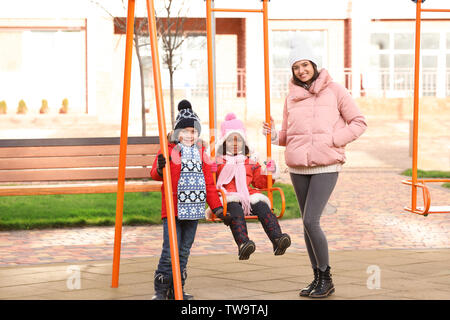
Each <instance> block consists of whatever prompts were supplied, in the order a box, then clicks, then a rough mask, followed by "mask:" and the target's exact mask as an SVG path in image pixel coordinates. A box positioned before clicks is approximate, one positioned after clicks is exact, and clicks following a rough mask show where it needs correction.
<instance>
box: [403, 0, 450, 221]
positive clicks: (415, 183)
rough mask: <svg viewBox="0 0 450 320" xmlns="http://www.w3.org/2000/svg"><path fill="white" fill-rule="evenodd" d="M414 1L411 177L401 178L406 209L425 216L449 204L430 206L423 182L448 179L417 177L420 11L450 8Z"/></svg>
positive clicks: (446, 210) (444, 209)
mask: <svg viewBox="0 0 450 320" xmlns="http://www.w3.org/2000/svg"><path fill="white" fill-rule="evenodd" d="M412 1H413V2H415V3H416V40H415V61H414V118H413V154H412V179H411V180H403V181H402V183H404V184H407V185H410V186H411V187H412V198H411V207H405V208H404V209H405V210H406V211H409V212H412V213H416V214H421V215H424V216H427V215H428V214H430V213H450V206H431V194H430V191H429V189H428V187H427V186H426V185H425V183H428V182H450V179H417V151H418V133H419V68H420V26H421V22H422V12H449V13H450V9H422V7H421V5H422V3H423V2H425V0H419V1H418V0H412ZM417 188H421V189H422V195H423V207H418V206H417Z"/></svg>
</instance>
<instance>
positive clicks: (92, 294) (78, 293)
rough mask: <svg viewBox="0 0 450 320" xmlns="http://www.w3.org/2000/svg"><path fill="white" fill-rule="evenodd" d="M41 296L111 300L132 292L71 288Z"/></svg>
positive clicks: (54, 298) (57, 298) (58, 298)
mask: <svg viewBox="0 0 450 320" xmlns="http://www.w3.org/2000/svg"><path fill="white" fill-rule="evenodd" d="M40 296H41V297H43V298H44V299H51V300H111V299H118V298H123V297H129V296H131V294H130V293H129V292H128V290H122V291H119V290H116V289H110V290H107V289H105V290H103V289H97V288H93V289H80V290H71V291H67V292H59V293H58V294H57V295H55V294H41V295H40Z"/></svg>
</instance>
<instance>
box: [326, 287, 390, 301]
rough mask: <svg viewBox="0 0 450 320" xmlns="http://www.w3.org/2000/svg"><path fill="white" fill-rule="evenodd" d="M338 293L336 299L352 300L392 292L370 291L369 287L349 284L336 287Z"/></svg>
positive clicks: (383, 290) (385, 290) (335, 294)
mask: <svg viewBox="0 0 450 320" xmlns="http://www.w3.org/2000/svg"><path fill="white" fill-rule="evenodd" d="M335 288H336V291H335V293H334V294H333V295H334V297H335V298H342V299H352V298H358V297H361V296H368V295H378V294H386V293H388V292H391V290H388V289H383V288H381V289H368V288H367V286H363V285H357V284H353V283H348V284H344V285H341V286H339V287H337V286H335Z"/></svg>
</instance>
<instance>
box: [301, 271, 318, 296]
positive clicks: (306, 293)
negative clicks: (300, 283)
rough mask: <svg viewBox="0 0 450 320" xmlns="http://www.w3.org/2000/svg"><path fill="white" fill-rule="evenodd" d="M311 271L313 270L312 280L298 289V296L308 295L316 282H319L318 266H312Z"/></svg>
mask: <svg viewBox="0 0 450 320" xmlns="http://www.w3.org/2000/svg"><path fill="white" fill-rule="evenodd" d="M313 272H314V280H313V281H312V282H311V283H310V284H309V285H308V286H306V287H305V288H303V289H301V290H300V293H299V295H300V297H308V296H309V295H310V293H311V291H313V290H314V289H315V288H316V286H317V283H318V282H319V269H318V268H313Z"/></svg>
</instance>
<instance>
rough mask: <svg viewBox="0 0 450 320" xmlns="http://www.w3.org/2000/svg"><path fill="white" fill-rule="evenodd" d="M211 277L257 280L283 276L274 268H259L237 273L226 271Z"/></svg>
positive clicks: (281, 277)
mask: <svg viewBox="0 0 450 320" xmlns="http://www.w3.org/2000/svg"><path fill="white" fill-rule="evenodd" d="M212 277H214V278H224V277H226V278H227V279H232V280H241V281H258V280H269V279H283V278H284V277H285V275H284V274H282V273H281V272H277V271H276V270H262V271H261V270H260V271H258V272H254V271H245V272H237V273H226V274H215V275H213V276H212Z"/></svg>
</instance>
